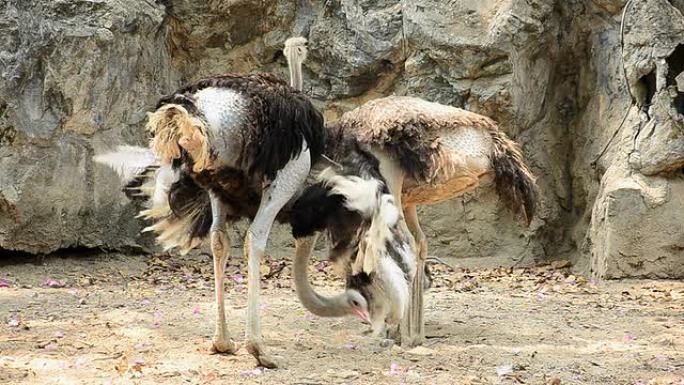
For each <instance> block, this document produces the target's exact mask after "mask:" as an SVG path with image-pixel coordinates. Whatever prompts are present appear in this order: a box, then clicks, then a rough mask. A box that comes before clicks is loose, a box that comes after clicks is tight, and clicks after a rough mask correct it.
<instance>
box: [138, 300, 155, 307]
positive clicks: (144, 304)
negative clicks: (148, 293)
mask: <svg viewBox="0 0 684 385" xmlns="http://www.w3.org/2000/svg"><path fill="white" fill-rule="evenodd" d="M151 303H152V302H150V300H149V299H147V298H145V299H143V300H142V301H140V304H141V305H143V306H147V305H149V304H151Z"/></svg>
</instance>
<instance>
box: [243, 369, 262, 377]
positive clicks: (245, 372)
mask: <svg viewBox="0 0 684 385" xmlns="http://www.w3.org/2000/svg"><path fill="white" fill-rule="evenodd" d="M263 373H264V369H262V368H256V369H252V370H243V371H241V372H240V375H241V376H243V377H256V376H258V375H260V374H263Z"/></svg>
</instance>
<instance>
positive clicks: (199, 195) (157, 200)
mask: <svg viewBox="0 0 684 385" xmlns="http://www.w3.org/2000/svg"><path fill="white" fill-rule="evenodd" d="M94 160H95V161H96V162H98V163H101V164H105V165H107V166H109V167H111V168H112V169H114V171H116V173H117V174H118V175H119V177H120V178H121V180H122V182H123V185H124V187H123V191H124V193H125V194H126V196H127V197H128V198H129V199H131V200H134V201H141V202H142V204H143V207H144V209H143V210H141V211H140V213H139V214H138V217H141V218H144V219H146V220H150V221H152V222H153V223H152V224H151V225H150V226H148V227H146V228H145V229H143V232H145V231H154V232H155V233H156V234H157V243H159V244H160V245H161V246H162V247H163V248H164V250H169V249H173V248H178V249H179V251H180V253H181V254H185V253H187V252H188V251H190V250H191V249H193V248H194V247H196V246H198V245H199V244H201V243H202V240H203V239H204V238H205V237H206V236H207V235H208V233H209V228H210V226H211V220H212V217H211V205H210V204H209V195H208V193H207V192H206V191H205V190H203V189H202V188H201V187H199V186H198V185H197V184H196V183H195V181H194V180H193V179H192V177H190V175H189V174H187V173H185V172H183V171H180V170H174V169H173V168H171V166H168V165H164V166H162V165H161V164H160V161H159V159H158V158H157V157H155V156H154V153H153V152H152V150H150V149H147V148H143V147H134V146H119V147H117V149H116V151H114V152H109V153H105V154H101V155H97V156H95V157H94Z"/></svg>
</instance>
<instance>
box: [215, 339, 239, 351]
mask: <svg viewBox="0 0 684 385" xmlns="http://www.w3.org/2000/svg"><path fill="white" fill-rule="evenodd" d="M238 350H240V344H238V343H236V342H235V341H233V340H231V339H224V340H221V339H219V338H217V337H214V338H213V339H212V340H211V351H212V353H214V354H220V353H222V354H235V353H237V351H238Z"/></svg>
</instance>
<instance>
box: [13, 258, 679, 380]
mask: <svg viewBox="0 0 684 385" xmlns="http://www.w3.org/2000/svg"><path fill="white" fill-rule="evenodd" d="M240 260H241V258H234V259H233V260H232V261H231V264H232V265H231V266H230V267H229V275H230V277H229V280H228V281H229V283H228V284H227V288H226V290H227V292H228V294H227V298H228V302H227V305H228V306H227V308H228V309H229V310H228V312H229V317H230V320H229V328H230V330H231V331H232V332H233V334H234V336H242V335H243V330H244V321H243V320H244V313H245V301H246V295H245V283H246V282H243V279H244V278H243V277H244V268H243V266H241V265H240V263H241V261H240ZM267 262H268V263H266V264H265V267H264V269H263V275H265V276H268V278H265V279H264V284H263V286H264V287H265V288H264V291H263V296H262V299H263V306H262V317H263V331H264V337H265V340H266V342H267V343H268V345H270V347H271V348H272V350H273V351H274V352H276V354H278V355H280V356H282V357H284V358H285V360H286V364H287V366H286V368H284V369H279V370H262V369H260V368H255V361H254V360H253V359H252V358H251V356H249V354H248V353H247V352H246V351H245V350H244V349H241V350H240V351H239V352H238V354H237V355H234V356H230V355H212V354H210V352H209V345H210V343H209V341H210V337H211V335H212V332H213V319H214V313H215V309H214V305H213V301H212V300H213V294H212V285H213V284H212V281H211V263H210V259H209V257H208V256H206V255H196V256H192V257H185V258H182V259H181V258H169V257H164V256H159V257H144V256H140V257H131V256H120V255H109V256H107V257H103V256H88V255H80V256H78V257H71V258H60V257H54V258H48V259H46V260H44V261H40V262H39V263H38V262H34V263H26V262H25V261H24V263H14V264H6V265H4V266H0V286H9V287H0V383H3V384H4V383H9V384H214V383H216V384H219V383H221V384H243V383H244V384H336V383H340V384H342V383H348V384H499V383H502V384H554V385H557V384H639V385H640V384H652V385H653V384H677V385H680V384H684V283H682V282H672V281H629V282H608V283H601V284H598V285H596V284H592V283H588V282H586V280H585V279H583V278H582V277H576V276H574V275H571V274H570V272H569V271H568V269H567V268H566V267H564V266H563V264H562V263H556V264H554V265H553V266H551V265H550V266H545V267H537V268H533V269H509V268H506V269H504V268H500V269H482V270H472V271H467V270H462V269H457V270H455V271H454V270H451V269H449V268H446V267H445V266H444V265H435V266H434V267H435V269H436V270H438V271H437V272H436V279H435V286H436V287H434V288H433V289H431V290H430V291H429V292H428V293H427V297H426V303H427V309H426V320H427V323H426V334H427V337H428V338H427V341H426V343H425V345H424V346H423V347H419V348H415V349H412V350H406V349H402V348H400V347H398V346H390V347H382V346H381V344H380V343H379V341H377V340H373V339H369V338H366V337H364V336H363V334H362V332H363V330H364V329H365V327H364V325H362V324H361V323H360V322H358V321H357V320H355V319H321V318H317V317H314V316H311V315H310V314H307V313H306V312H305V311H304V309H303V308H302V307H301V306H300V304H299V303H298V302H297V300H296V297H295V295H294V292H293V290H292V289H291V287H290V284H291V283H290V281H291V280H290V277H289V273H290V268H289V265H290V263H289V262H282V261H267ZM328 270H330V269H329V268H327V267H326V266H325V264H324V263H321V264H318V265H316V266H312V272H313V275H314V277H315V281H316V282H317V285H318V286H319V287H322V286H323V285H324V284H326V283H327V285H328V287H327V288H325V289H321V290H322V291H326V289H328V290H329V291H334V290H338V289H339V288H340V287H341V282H340V281H334V282H332V283H331V279H330V278H329V277H327V275H328ZM326 278H327V279H326ZM57 286H59V287H57Z"/></svg>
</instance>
